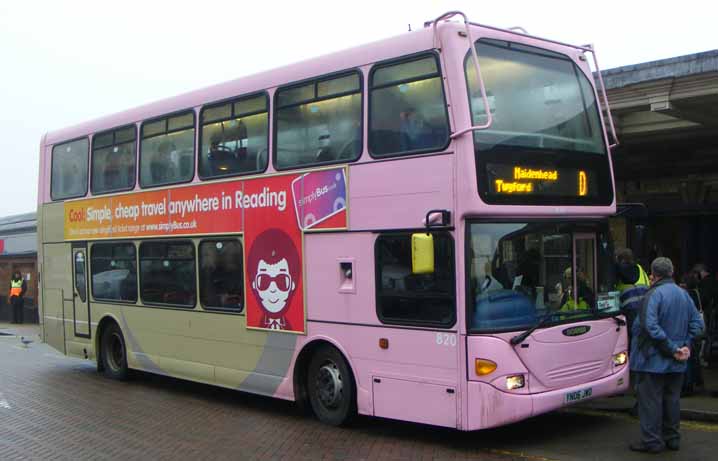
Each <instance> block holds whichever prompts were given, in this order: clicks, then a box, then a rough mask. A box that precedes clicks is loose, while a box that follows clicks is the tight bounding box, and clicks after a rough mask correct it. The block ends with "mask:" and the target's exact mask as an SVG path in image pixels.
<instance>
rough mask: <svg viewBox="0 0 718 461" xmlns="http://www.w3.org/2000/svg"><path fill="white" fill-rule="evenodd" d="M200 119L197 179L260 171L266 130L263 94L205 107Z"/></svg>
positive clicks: (265, 147)
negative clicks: (198, 177)
mask: <svg viewBox="0 0 718 461" xmlns="http://www.w3.org/2000/svg"><path fill="white" fill-rule="evenodd" d="M200 119H201V125H202V130H201V132H200V136H201V141H200V155H199V176H200V177H201V178H203V179H208V178H216V177H222V176H234V175H240V174H248V173H258V172H260V171H264V169H265V168H266V167H267V159H268V155H267V144H268V132H269V113H268V105H267V97H266V95H260V96H252V97H250V98H243V99H241V100H238V101H236V102H227V103H224V104H222V105H219V106H210V107H207V108H205V109H203V110H202V114H201V116H200Z"/></svg>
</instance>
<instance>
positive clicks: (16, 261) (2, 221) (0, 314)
mask: <svg viewBox="0 0 718 461" xmlns="http://www.w3.org/2000/svg"><path fill="white" fill-rule="evenodd" d="M15 271H20V273H22V276H23V278H25V280H26V281H27V292H26V293H25V312H24V316H23V317H24V321H25V323H38V321H39V315H38V309H37V294H38V288H37V287H38V283H37V220H36V215H35V213H26V214H22V215H15V216H8V217H6V218H0V290H1V291H0V322H9V321H10V320H11V319H12V306H10V303H9V300H8V294H9V291H10V278H11V277H12V274H13V273H14V272H15Z"/></svg>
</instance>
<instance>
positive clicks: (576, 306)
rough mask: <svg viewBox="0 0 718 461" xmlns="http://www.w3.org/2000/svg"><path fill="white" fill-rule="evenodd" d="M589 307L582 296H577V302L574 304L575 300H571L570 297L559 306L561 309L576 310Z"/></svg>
mask: <svg viewBox="0 0 718 461" xmlns="http://www.w3.org/2000/svg"><path fill="white" fill-rule="evenodd" d="M588 309H590V306H589V305H588V303H587V302H586V300H585V299H583V298H578V304H576V301H574V300H573V297H570V298H568V299H567V300H566V302H565V303H564V304H563V306H561V309H560V310H561V311H563V312H566V311H576V310H588Z"/></svg>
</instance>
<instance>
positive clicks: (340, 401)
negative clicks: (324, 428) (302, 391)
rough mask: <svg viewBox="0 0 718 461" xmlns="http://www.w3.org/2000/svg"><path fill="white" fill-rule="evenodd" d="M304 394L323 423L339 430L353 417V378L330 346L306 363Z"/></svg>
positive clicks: (344, 361) (323, 347) (318, 351)
mask: <svg viewBox="0 0 718 461" xmlns="http://www.w3.org/2000/svg"><path fill="white" fill-rule="evenodd" d="M307 393H308V394H309V403H310V404H311V406H312V410H313V411H314V414H315V415H316V417H317V418H318V419H319V420H320V421H321V422H323V423H326V424H330V425H332V426H340V425H342V424H346V423H348V422H349V421H350V420H351V419H352V418H353V417H354V415H355V414H356V384H355V383H354V377H353V376H352V373H351V370H350V369H349V365H348V364H347V362H346V360H344V357H343V356H342V354H341V353H340V352H339V351H338V350H336V349H335V348H333V347H331V346H321V347H320V348H319V349H317V351H316V352H315V353H314V356H313V357H312V359H311V360H310V361H309V370H308V372H307Z"/></svg>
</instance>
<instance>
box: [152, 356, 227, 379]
mask: <svg viewBox="0 0 718 461" xmlns="http://www.w3.org/2000/svg"><path fill="white" fill-rule="evenodd" d="M160 368H161V369H162V370H163V371H164V372H166V373H168V374H171V375H172V376H175V377H177V378H183V379H188V380H191V381H202V382H206V383H214V382H215V379H214V367H213V366H212V365H205V364H203V363H197V362H187V361H185V360H177V359H172V358H169V357H162V358H160Z"/></svg>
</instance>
